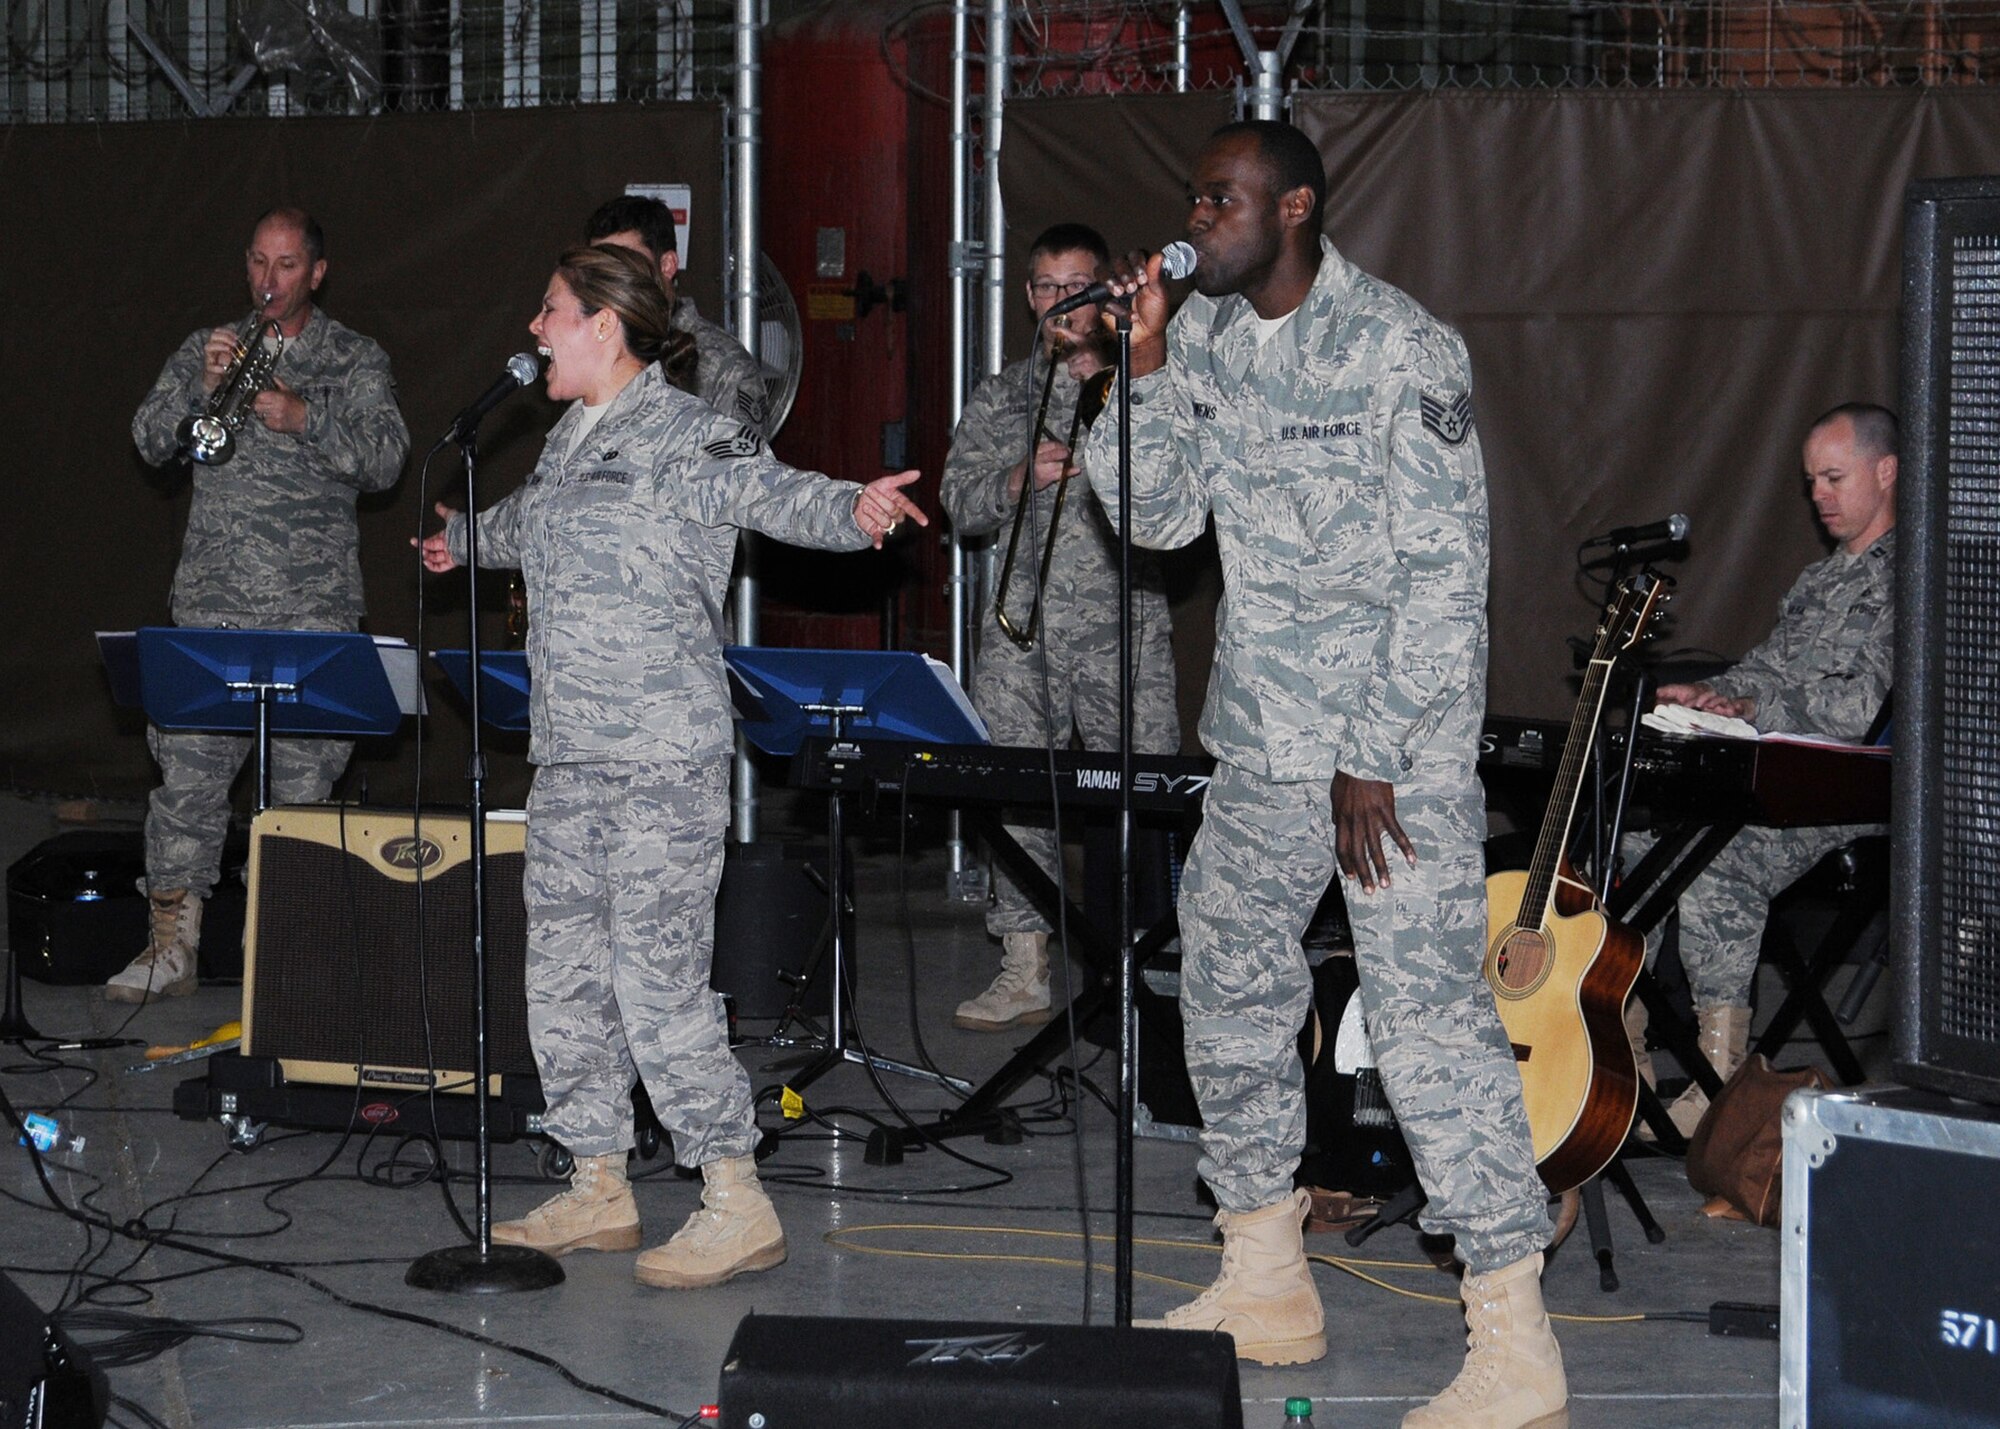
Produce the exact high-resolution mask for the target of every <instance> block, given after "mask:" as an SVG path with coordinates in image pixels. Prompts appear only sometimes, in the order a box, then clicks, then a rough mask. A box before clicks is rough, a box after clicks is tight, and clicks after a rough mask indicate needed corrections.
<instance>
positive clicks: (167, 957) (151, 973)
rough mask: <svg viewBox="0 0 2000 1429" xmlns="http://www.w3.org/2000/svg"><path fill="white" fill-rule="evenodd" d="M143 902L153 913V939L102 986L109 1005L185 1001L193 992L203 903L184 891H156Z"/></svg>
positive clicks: (199, 946)
mask: <svg viewBox="0 0 2000 1429" xmlns="http://www.w3.org/2000/svg"><path fill="white" fill-rule="evenodd" d="M146 901H147V904H148V905H149V907H150V909H151V912H152V924H153V928H152V935H151V937H150V938H149V939H148V940H147V943H146V951H145V952H143V953H141V954H139V956H138V957H136V958H134V959H132V961H131V962H130V963H128V964H126V966H125V970H124V971H123V972H121V973H119V974H118V975H117V976H116V977H114V978H112V979H111V980H110V981H109V982H107V983H105V984H104V995H105V997H107V998H109V999H110V1000H111V1001H112V1002H153V1001H156V1000H157V999H159V998H162V997H186V996H187V995H188V994H189V993H191V992H193V991H194V989H195V981H196V976H195V975H196V972H197V971H198V968H197V964H198V963H199V961H200V957H199V951H200V948H201V907H202V900H201V899H199V898H197V897H195V896H194V895H193V894H192V893H190V892H188V891H187V890H186V889H185V888H168V889H156V890H155V891H154V892H153V894H152V895H151V896H150V897H149V898H148V899H147V900H146Z"/></svg>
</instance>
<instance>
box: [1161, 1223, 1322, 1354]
mask: <svg viewBox="0 0 2000 1429" xmlns="http://www.w3.org/2000/svg"><path fill="white" fill-rule="evenodd" d="M1311 1205H1312V1197H1311V1196H1309V1195H1308V1194H1307V1193H1306V1192H1304V1191H1293V1192H1291V1193H1290V1194H1289V1195H1287V1196H1286V1197H1285V1198H1284V1199H1283V1200H1282V1201H1279V1202H1278V1203H1276V1204H1275V1205H1270V1206H1265V1207H1263V1208H1262V1209H1261V1210H1255V1211H1245V1212H1243V1213H1242V1214H1241V1215H1238V1214H1236V1213H1234V1212H1231V1211H1218V1212H1217V1213H1216V1216H1215V1223H1216V1225H1217V1226H1219V1227H1220V1228H1221V1230H1222V1274H1220V1275H1218V1276H1217V1277H1216V1279H1215V1284H1213V1285H1211V1286H1209V1287H1208V1289H1206V1290H1204V1291H1202V1293H1201V1294H1200V1295H1199V1296H1198V1297H1196V1298H1195V1299H1193V1300H1191V1301H1189V1302H1188V1303H1187V1304H1185V1305H1182V1306H1180V1307H1179V1308H1178V1309H1174V1310H1169V1311H1168V1312H1167V1314H1166V1318H1164V1319H1160V1320H1135V1321H1133V1324H1135V1325H1137V1326H1139V1327H1141V1328H1144V1329H1156V1330H1221V1331H1223V1332H1224V1333H1225V1334H1228V1335H1231V1336H1234V1337H1235V1340H1236V1357H1237V1358H1238V1359H1245V1360H1251V1361H1254V1362H1255V1363H1257V1364H1269V1365H1279V1364H1308V1363H1310V1362H1312V1361H1313V1360H1316V1359H1319V1358H1321V1357H1322V1356H1323V1355H1325V1354H1326V1314H1325V1312H1324V1311H1322V1310H1321V1309H1320V1303H1319V1288H1318V1287H1317V1286H1315V1285H1314V1284H1313V1278H1312V1267H1311V1266H1310V1265H1308V1264H1307V1263H1306V1245H1305V1233H1304V1230H1303V1228H1302V1223H1303V1222H1304V1220H1305V1214H1306V1211H1307V1210H1308V1209H1309V1208H1310V1207H1311Z"/></svg>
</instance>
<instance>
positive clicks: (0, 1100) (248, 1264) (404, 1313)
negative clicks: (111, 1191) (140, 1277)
mask: <svg viewBox="0 0 2000 1429" xmlns="http://www.w3.org/2000/svg"><path fill="white" fill-rule="evenodd" d="M0 1119H4V1122H5V1124H6V1125H7V1126H9V1127H12V1128H13V1129H14V1130H15V1131H16V1132H19V1133H21V1134H22V1135H24V1136H25V1128H24V1127H23V1126H22V1123H21V1118H20V1116H19V1115H18V1114H17V1113H16V1111H15V1110H14V1104H13V1102H12V1101H11V1100H9V1099H8V1097H7V1094H6V1091H5V1089H4V1088H0ZM28 1150H29V1156H30V1161H31V1164H32V1165H33V1166H34V1169H35V1177H36V1179H37V1180H38V1181H39V1182H40V1183H41V1188H42V1194H43V1195H44V1196H45V1197H46V1198H47V1200H48V1202H49V1206H50V1208H51V1209H52V1210H54V1211H55V1212H57V1213H59V1214H61V1215H63V1216H65V1217H66V1218H68V1219H69V1220H72V1221H75V1222H77V1223H79V1224H81V1225H84V1226H85V1227H87V1228H89V1229H91V1230H93V1231H101V1232H104V1233H106V1234H107V1235H110V1236H122V1237H125V1238H127V1239H129V1240H132V1241H135V1242H140V1243H142V1244H143V1245H144V1246H145V1248H146V1249H147V1250H150V1249H151V1248H153V1247H155V1246H159V1247H165V1248H167V1249H171V1250H177V1251H179V1252H181V1253H182V1254H184V1255H191V1256H194V1257H196V1258H198V1259H205V1260H209V1261H212V1262H215V1263H216V1264H217V1265H218V1266H222V1267H228V1268H232V1269H240V1270H257V1271H262V1272H264V1273H265V1274H268V1275H276V1276H280V1277H282V1278H284V1279H287V1280H292V1281H296V1282H297V1283H299V1284H301V1285H304V1286H306V1287H307V1288H308V1289H311V1290H314V1291H317V1292H318V1293H319V1294H320V1295H322V1296H324V1297H325V1298H326V1299H328V1300H331V1301H332V1302H333V1303H334V1304H336V1305H339V1306H340V1307H342V1308H343V1309H349V1310H359V1311H362V1312H364V1313H367V1314H371V1315H375V1316H378V1317H380V1318H382V1319H385V1320H392V1321H395V1322H397V1323H399V1324H407V1325H417V1326H421V1327H422V1328H425V1329H431V1330H437V1331H440V1332H442V1333H444V1334H447V1335H451V1336H454V1337H456V1338H458V1339H461V1340H465V1341H467V1342H469V1343H472V1344H476V1345H479V1346H481V1347H482V1348H485V1349H490V1350H496V1351H499V1352H501V1353H504V1354H509V1355H513V1356H515V1357H516V1358H519V1359H523V1360H526V1361H527V1362H528V1363H530V1364H534V1365H539V1366H541V1367H542V1368H544V1369H547V1370H550V1371H552V1372H553V1373H555V1374H556V1375H557V1376H559V1377H560V1378H561V1379H562V1380H563V1381H564V1382H565V1383H567V1384H570V1385H572V1386H573V1387H575V1388H577V1389H580V1390H582V1391H583V1392H584V1393H586V1394H593V1395H596V1396H598V1397H599V1398H602V1399H607V1400H610V1401H611V1402H612V1403H614V1404H622V1405H624V1406H625V1407H626V1408H628V1409H636V1410H639V1411H640V1412H642V1413H645V1414H651V1415H654V1416H655V1417H657V1418H661V1419H674V1418H675V1417H676V1416H675V1411H673V1410H670V1409H666V1408H663V1407H662V1406H660V1405H657V1404H653V1403H651V1402H650V1401H647V1400H643V1399H639V1398H636V1397H635V1396H632V1395H629V1394H626V1393H624V1392H623V1391H620V1390H616V1389H612V1388H611V1387H609V1386H608V1385H600V1384H596V1383H593V1382H591V1381H589V1380H586V1379H584V1378H583V1377H582V1376H580V1375H578V1374H577V1373H576V1372H575V1371H574V1370H572V1369H570V1368H569V1367H568V1366H567V1365H565V1364H563V1363H562V1362H561V1361H560V1360H558V1359H556V1358H555V1357H554V1356H552V1355H546V1354H543V1353H542V1352H541V1351H539V1350H533V1349H529V1348H528V1347H527V1346H525V1345H516V1344H513V1343H510V1342H509V1341H506V1340H501V1339H498V1338H496V1337H494V1336H492V1335H486V1334H481V1333H480V1332H478V1331H476V1330H469V1329H466V1328H464V1327H463V1326H459V1325H453V1324H451V1323H449V1322H448V1321H444V1320H439V1319H435V1318H433V1317H432V1316H429V1315H419V1314H416V1313H414V1312H412V1311H408V1310H398V1309H396V1308H395V1307H393V1306H389V1305H378V1304H375V1303H373V1302H372V1301H367V1300H361V1299H357V1298H356V1297H354V1296H350V1295H345V1294H343V1293H341V1292H340V1291H338V1290H336V1289H334V1288H333V1287H332V1286H331V1285H328V1284H326V1283H325V1282H324V1281H322V1280H318V1279H316V1278H315V1277H313V1276H310V1275H307V1274H305V1273H304V1272H303V1271H301V1270H299V1269H297V1268H296V1267H295V1266H293V1265H290V1264H288V1263H286V1262H283V1261H273V1260H257V1259H254V1258H252V1257H249V1256H242V1255H237V1254H234V1253H233V1252H230V1251H226V1250H221V1249H218V1248H215V1247H211V1246H205V1245H201V1244H199V1243H197V1242H194V1241H190V1240H187V1239H184V1238H182V1237H180V1236H176V1235H172V1234H169V1233H163V1232H158V1231H153V1230H151V1229H150V1228H148V1227H146V1226H144V1225H142V1224H139V1223H136V1222H125V1223H122V1224H121V1223H117V1222H114V1221H113V1220H112V1219H111V1218H110V1217H108V1216H105V1215H102V1214H93V1213H87V1212H84V1211H82V1210H79V1209H77V1208H76V1207H73V1206H69V1205H66V1204H64V1202H63V1200H62V1197H61V1196H60V1195H59V1194H58V1193H57V1191H56V1188H55V1185H54V1183H52V1182H51V1181H50V1180H49V1177H48V1171H47V1168H46V1167H45V1166H44V1165H43V1157H42V1153H41V1152H40V1151H39V1150H37V1149H35V1148H34V1147H33V1146H30V1147H29V1148H28ZM143 1254H144V1252H143V1251H142V1256H143ZM699 1417H700V1411H698V1410H697V1411H696V1412H695V1413H694V1414H691V1415H687V1416H682V1417H681V1418H680V1419H679V1421H678V1422H679V1423H681V1424H692V1423H695V1422H697V1420H698V1419H699Z"/></svg>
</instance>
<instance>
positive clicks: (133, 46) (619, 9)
mask: <svg viewBox="0 0 2000 1429" xmlns="http://www.w3.org/2000/svg"><path fill="white" fill-rule="evenodd" d="M824 3H825V0H822V4H821V5H807V4H787V3H786V0H775V5H774V9H775V13H776V15H777V17H778V18H783V17H784V16H786V15H787V14H789V13H809V12H813V11H815V10H820V9H823V6H824ZM836 3H837V0H836ZM5 5H6V27H7V28H6V50H5V55H4V64H0V121H4V122H10V123H20V122H47V121H75V120H125V119H164V118H178V117H184V116H187V115H190V114H193V115H209V114H221V113H235V114H243V113H253V114H274V115H282V114H312V113H383V112H404V111H414V110H437V109H480V108H503V107H504V108H512V107H522V106H533V105H543V104H593V103H603V102H609V101H613V100H625V101H647V100H669V99H718V98H725V97H726V96H727V94H728V92H729V66H730V63H731V58H732V54H733V38H732V28H731V27H732V24H733V6H732V5H731V4H730V3H729V0H5ZM951 9H952V6H951V3H950V0H920V3H915V4H911V5H908V6H906V7H905V8H903V9H902V10H900V11H898V12H896V13H894V14H893V15H892V16H891V18H890V19H889V21H888V23H887V25H886V26H885V29H884V33H883V47H884V51H885V53H886V54H887V55H888V57H889V59H890V62H891V65H892V67H893V68H894V69H895V71H896V72H897V73H899V74H904V73H907V66H906V63H905V58H904V56H905V53H906V51H907V49H908V48H909V47H910V46H913V45H917V44H922V43H930V44H936V43H938V36H939V34H940V32H941V31H945V30H948V26H949V23H950V16H951ZM1010 14H1011V25H1010V33H1009V35H1008V45H1009V52H1010V56H1011V65H1010V70H1011V74H1012V89H1011V93H1012V94H1013V95H1014V96H1017V97H1034V96H1045V95H1063V94H1084V93H1114V92H1163V91H1169V90H1174V89H1182V88H1186V89H1210V90H1212V89H1217V88H1229V87H1232V86H1234V85H1237V84H1240V83H1241V82H1242V77H1243V75H1244V73H1245V68H1246V66H1245V60H1244V58H1243V52H1242V43H1241V37H1239V34H1238V32H1237V31H1236V30H1235V29H1234V28H1233V25H1232V22H1231V17H1230V16H1229V15H1228V14H1227V13H1226V12H1225V11H1224V9H1223V7H1222V6H1221V5H1220V4H1219V3H1217V0H1194V2H1193V3H1190V4H1188V5H1186V6H1185V7H1183V6H1181V5H1178V4H1175V3H1170V0H1027V3H1016V4H1015V5H1013V6H1012V7H1011V12H1010ZM1242 15H1243V18H1244V20H1245V21H1246V24H1247V32H1248V38H1249V40H1250V43H1251V44H1252V45H1253V46H1255V47H1256V48H1258V49H1268V50H1274V51H1277V52H1279V53H1280V54H1282V56H1283V61H1284V63H1283V75H1284V83H1285V85H1286V86H1287V87H1288V88H1292V89H1308V90H1317V89H1348V90H1407V89H1424V88H1528V89H1550V88H1603V87H1661V88H1673V87H1686V86H1711V87H1763V86H1812V85H1821V86H1840V85H1870V86H1901V87H1916V86H1928V85H1948V84H1987V83H1992V82H1994V81H1995V79H1996V78H2000V0H1928V3H1924V2H1923V0H1907V2H1906V3H1869V0H1816V3H1792V2H1791V0H1657V3H1649V4H1617V5H1613V4H1601V3H1591V2H1590V0H1289V3H1262V4H1260V3H1246V4H1244V5H1243V7H1242ZM973 19H974V26H973V28H974V48H975V58H976V55H977V52H979V51H983V49H984V47H985V36H984V33H983V30H984V19H985V11H984V7H983V6H979V5H975V6H974V7H973Z"/></svg>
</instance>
